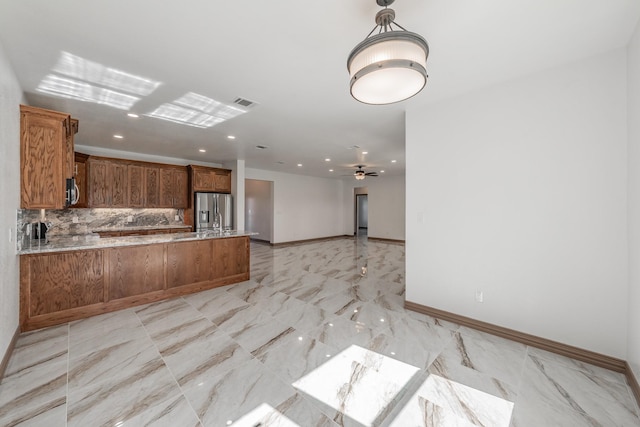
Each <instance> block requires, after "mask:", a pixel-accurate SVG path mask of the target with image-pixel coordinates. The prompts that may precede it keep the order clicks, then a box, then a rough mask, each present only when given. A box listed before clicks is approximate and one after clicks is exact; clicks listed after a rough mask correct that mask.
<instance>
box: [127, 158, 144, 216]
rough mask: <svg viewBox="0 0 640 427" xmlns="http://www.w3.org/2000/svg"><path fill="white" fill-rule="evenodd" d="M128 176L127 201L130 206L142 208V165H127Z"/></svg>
mask: <svg viewBox="0 0 640 427" xmlns="http://www.w3.org/2000/svg"><path fill="white" fill-rule="evenodd" d="M127 169H128V170H127V172H128V178H129V181H128V182H129V186H128V187H129V202H128V206H129V207H130V208H143V207H144V206H145V171H144V166H141V165H136V164H132V165H128V166H127Z"/></svg>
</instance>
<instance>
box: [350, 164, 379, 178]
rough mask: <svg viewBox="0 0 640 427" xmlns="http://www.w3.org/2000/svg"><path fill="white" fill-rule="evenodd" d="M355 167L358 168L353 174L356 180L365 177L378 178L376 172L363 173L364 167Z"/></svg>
mask: <svg viewBox="0 0 640 427" xmlns="http://www.w3.org/2000/svg"><path fill="white" fill-rule="evenodd" d="M356 167H357V168H358V169H357V170H356V171H355V172H354V173H353V176H354V177H355V178H356V179H357V180H358V181H360V180H363V179H364V177H365V176H378V172H365V171H364V170H363V169H362V168H363V167H364V165H356Z"/></svg>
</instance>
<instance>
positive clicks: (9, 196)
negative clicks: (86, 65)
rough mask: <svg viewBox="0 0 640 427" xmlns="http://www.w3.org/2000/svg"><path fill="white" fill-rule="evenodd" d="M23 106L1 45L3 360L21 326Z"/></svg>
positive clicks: (0, 347) (0, 318) (0, 315)
mask: <svg viewBox="0 0 640 427" xmlns="http://www.w3.org/2000/svg"><path fill="white" fill-rule="evenodd" d="M20 103H24V99H23V95H22V89H21V88H20V85H19V84H18V80H17V79H16V77H15V74H14V72H13V70H12V68H11V65H10V64H9V60H8V59H7V56H6V54H5V52H4V48H3V47H2V45H1V44H0V182H1V183H2V203H0V272H1V274H0V360H2V358H3V357H4V355H5V353H6V351H7V349H8V347H9V343H10V342H11V338H13V334H14V333H15V331H16V328H17V327H18V307H19V271H20V270H19V264H18V256H17V255H16V242H15V232H14V230H15V226H16V218H17V217H16V212H17V209H18V208H19V207H20V107H19V104H20ZM10 236H11V237H10Z"/></svg>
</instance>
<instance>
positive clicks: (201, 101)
mask: <svg viewBox="0 0 640 427" xmlns="http://www.w3.org/2000/svg"><path fill="white" fill-rule="evenodd" d="M246 112H247V111H246V110H243V109H241V108H237V107H235V106H232V105H227V104H223V103H222V102H219V101H216V100H215V99H211V98H208V97H206V96H204V95H199V94H197V93H193V92H189V93H187V94H186V95H183V96H182V97H180V98H178V99H176V100H175V101H173V103H165V104H162V105H161V106H160V107H158V108H156V109H155V110H154V111H152V112H151V113H149V114H146V115H147V116H149V117H155V118H158V119H162V120H168V121H171V122H174V123H180V124H183V125H188V126H195V127H199V128H208V127H212V126H215V125H217V124H219V123H222V122H224V121H226V120H229V119H232V118H234V117H236V116H239V115H241V114H244V113H246Z"/></svg>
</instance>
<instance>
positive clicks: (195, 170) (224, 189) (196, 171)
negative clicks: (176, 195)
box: [189, 165, 231, 193]
mask: <svg viewBox="0 0 640 427" xmlns="http://www.w3.org/2000/svg"><path fill="white" fill-rule="evenodd" d="M189 169H190V171H191V182H192V183H193V186H192V187H193V188H192V190H193V191H194V192H197V191H211V192H216V193H231V171H230V170H228V169H218V168H208V167H205V166H195V165H189Z"/></svg>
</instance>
